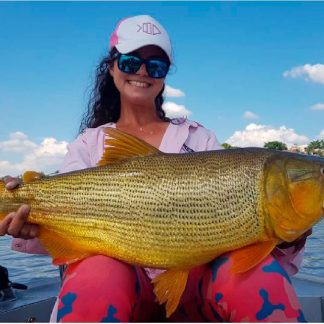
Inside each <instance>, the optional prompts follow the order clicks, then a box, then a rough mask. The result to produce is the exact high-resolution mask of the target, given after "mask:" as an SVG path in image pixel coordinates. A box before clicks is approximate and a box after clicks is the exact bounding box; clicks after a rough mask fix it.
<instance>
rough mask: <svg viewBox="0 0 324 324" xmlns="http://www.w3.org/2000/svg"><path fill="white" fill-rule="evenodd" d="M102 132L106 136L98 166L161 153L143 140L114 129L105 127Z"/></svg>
mask: <svg viewBox="0 0 324 324" xmlns="http://www.w3.org/2000/svg"><path fill="white" fill-rule="evenodd" d="M103 132H104V133H105V135H107V138H106V139H105V150H104V153H103V155H102V157H101V159H100V161H99V162H98V163H97V165H98V166H105V165H108V164H111V163H116V162H119V161H123V160H127V159H130V158H132V157H139V156H148V155H153V154H158V153H161V152H160V151H159V150H158V149H157V148H155V147H154V146H152V145H150V144H148V143H146V142H144V141H143V140H141V139H139V138H137V137H135V136H132V135H129V134H127V133H124V132H122V131H120V130H117V129H115V128H111V127H106V128H104V129H103ZM161 154H162V153H161Z"/></svg>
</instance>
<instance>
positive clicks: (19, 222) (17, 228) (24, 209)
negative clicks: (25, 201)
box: [0, 176, 39, 239]
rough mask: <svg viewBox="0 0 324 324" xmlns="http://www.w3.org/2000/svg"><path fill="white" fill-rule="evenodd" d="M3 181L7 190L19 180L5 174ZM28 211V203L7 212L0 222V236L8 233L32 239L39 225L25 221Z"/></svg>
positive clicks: (18, 182) (14, 186)
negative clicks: (14, 210)
mask: <svg viewBox="0 0 324 324" xmlns="http://www.w3.org/2000/svg"><path fill="white" fill-rule="evenodd" d="M3 181H4V182H5V184H6V188H7V189H8V190H12V189H14V188H16V187H17V186H18V185H19V184H20V181H19V179H17V178H12V177H10V176H6V177H5V178H4V179H3ZM29 212H30V207H29V206H28V205H21V206H20V207H19V208H18V210H17V211H16V212H11V213H9V214H8V215H7V216H6V217H5V218H4V219H3V220H2V221H1V222H0V236H2V235H6V234H9V235H11V236H13V237H16V238H22V239H32V238H35V237H36V236H37V235H38V232H39V226H38V225H35V224H30V223H27V217H28V215H29Z"/></svg>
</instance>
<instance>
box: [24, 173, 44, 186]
mask: <svg viewBox="0 0 324 324" xmlns="http://www.w3.org/2000/svg"><path fill="white" fill-rule="evenodd" d="M44 177H45V175H44V174H43V173H40V172H36V171H26V172H25V173H24V174H23V176H22V181H23V182H24V183H29V182H33V181H35V180H38V179H42V178H44Z"/></svg>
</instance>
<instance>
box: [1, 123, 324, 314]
mask: <svg viewBox="0 0 324 324" xmlns="http://www.w3.org/2000/svg"><path fill="white" fill-rule="evenodd" d="M104 131H105V133H106V135H107V138H106V141H105V144H106V150H105V153H104V156H103V157H102V159H101V161H100V162H99V165H98V167H95V168H89V169H85V170H81V171H74V172H69V173H65V174H59V175H55V176H45V177H40V179H38V174H36V173H32V172H27V173H25V175H24V176H23V183H22V184H21V185H20V186H19V187H18V188H17V189H15V190H11V191H8V190H6V189H5V187H4V184H3V183H1V184H0V216H1V217H3V216H4V215H6V214H7V213H8V212H11V211H14V210H16V208H18V207H19V206H20V205H21V204H22V203H26V204H29V205H30V206H31V212H30V215H29V218H28V221H29V222H30V223H35V224H39V225H40V234H39V239H40V240H41V242H42V244H43V245H44V247H45V248H46V249H47V250H48V252H49V254H50V255H51V256H52V257H53V262H54V263H55V264H63V263H71V262H74V261H76V260H80V259H82V258H85V257H87V256H90V255H96V254H103V255H107V256H110V257H113V258H117V259H119V260H122V261H125V262H127V263H130V264H135V265H140V266H143V267H155V268H161V269H167V271H166V272H163V273H162V274H160V275H159V276H158V277H156V278H155V279H154V280H153V283H154V291H155V294H156V296H157V298H158V300H159V302H160V303H164V302H166V309H167V316H170V315H171V314H172V312H174V310H175V309H176V307H177V305H178V303H179V300H180V298H181V295H182V293H183V291H184V289H185V286H186V282H187V277H188V273H189V271H190V269H192V268H193V267H195V266H198V265H201V264H204V263H207V262H209V261H211V260H213V259H215V258H216V257H218V256H219V255H221V254H223V253H225V252H228V251H233V252H232V258H233V271H235V272H243V271H247V270H249V269H251V268H252V267H253V266H255V265H256V264H258V263H259V262H261V261H262V260H263V259H264V258H265V257H266V256H267V255H269V253H270V252H271V251H272V250H273V248H274V247H275V246H276V245H277V244H279V243H281V242H283V241H288V242H291V241H294V240H295V239H297V238H298V237H299V236H301V235H302V234H303V233H304V232H305V231H307V230H308V229H309V228H310V227H312V226H313V225H314V224H315V223H317V222H318V221H319V220H320V219H321V218H322V217H323V216H324V159H323V158H319V157H314V156H306V155H302V154H294V153H288V152H281V151H273V150H267V149H261V148H243V149H230V150H219V151H209V152H199V153H188V154H165V153H162V152H160V151H158V150H157V149H156V148H154V147H152V146H150V145H149V144H147V143H145V142H143V141H141V140H139V139H137V138H134V137H132V136H130V135H127V134H125V133H122V132H120V131H118V130H115V129H112V128H106V129H105V130H104ZM1 217H0V218H1Z"/></svg>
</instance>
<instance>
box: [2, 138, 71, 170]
mask: <svg viewBox="0 0 324 324" xmlns="http://www.w3.org/2000/svg"><path fill="white" fill-rule="evenodd" d="M67 144H68V143H67V142H65V141H57V140H56V139H55V138H45V139H44V140H43V141H42V142H41V143H39V144H37V143H35V142H32V141H31V140H29V139H28V136H27V135H25V134H24V133H22V132H15V133H12V134H10V135H9V140H6V141H2V142H1V141H0V153H2V154H1V155H2V156H6V155H10V153H12V152H14V153H16V154H19V159H20V161H19V162H16V163H13V162H11V161H10V160H0V176H5V175H12V176H17V175H19V174H22V173H23V172H25V171H26V170H35V171H39V172H44V173H52V172H55V171H56V170H57V169H58V168H59V166H60V165H61V164H62V162H63V157H64V155H65V154H66V151H67ZM1 151H2V152H1Z"/></svg>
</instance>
